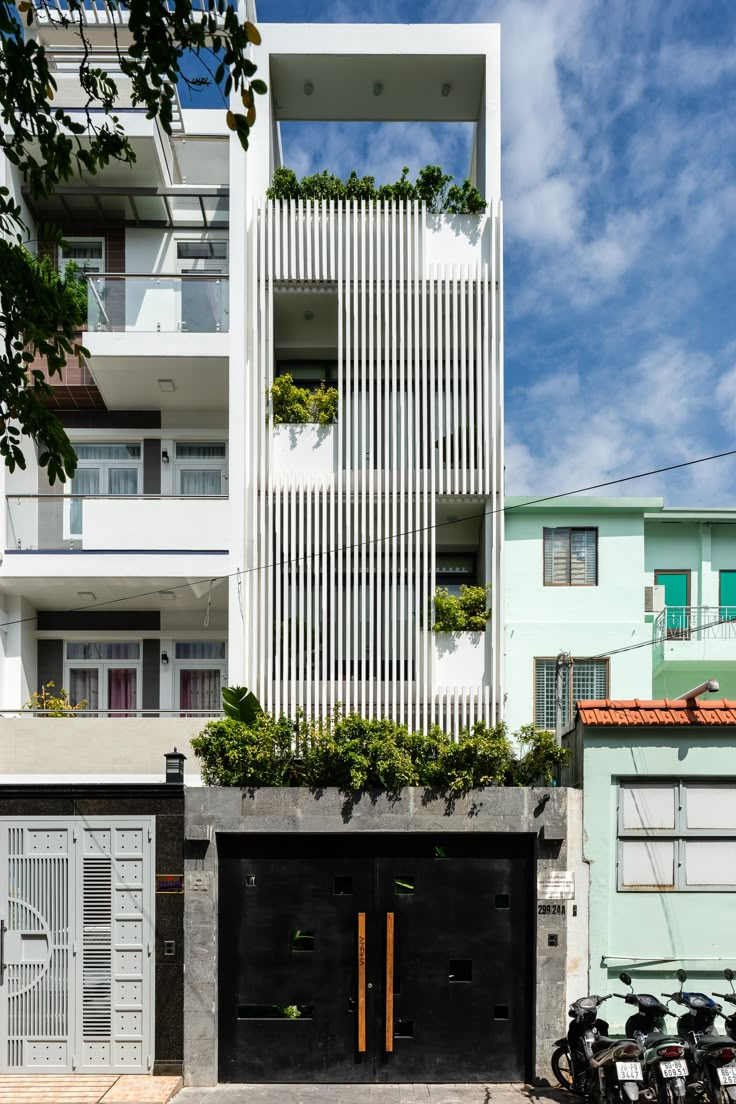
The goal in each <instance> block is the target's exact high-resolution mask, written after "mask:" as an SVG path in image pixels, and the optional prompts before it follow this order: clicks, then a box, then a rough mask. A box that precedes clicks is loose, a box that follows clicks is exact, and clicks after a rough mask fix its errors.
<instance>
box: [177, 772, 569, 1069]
mask: <svg viewBox="0 0 736 1104" xmlns="http://www.w3.org/2000/svg"><path fill="white" fill-rule="evenodd" d="M185 813H186V831H185V835H186V841H185V874H186V882H185V885H186V891H185V920H184V925H185V932H184V938H185V945H184V960H185V984H184V1078H185V1084H187V1085H214V1084H216V1083H217V1037H218V1030H217V904H218V903H217V892H218V887H217V833H218V832H228V833H239V832H242V833H246V832H258V833H277V832H278V833H296V832H340V833H351V832H429V833H435V834H437V833H452V832H501V833H503V832H521V833H534V835H536V836H537V841H538V842H537V874H538V876H541V875H543V874H544V873H545V872H547V871H553V870H568V869H572V868H574V866H575V864H576V862H577V859H578V856H575V855H568V845H567V839H568V800H567V790H565V789H521V788H520V789H502V788H490V789H485V790H475V791H473V792H472V793H471V794H469V795H468V796H466V797H463V798H459V799H458V800H457V801H455V802H454V804H453V805H452V806H450V805H448V804H447V803H446V802H445V801H444V800H443V799H436V800H429V801H428V800H427V799H426V794H425V791H424V790H420V789H405V790H403V791H402V792H401V794H400V795H399V796H394V797H390V796H388V795H386V794H379V795H376V794H372V795H369V794H366V795H363V796H361V797H360V798H358V799H357V800H353V799H346V797H345V795H343V794H340V793H339V792H338V791H337V790H333V789H328V790H324V791H323V792H322V793H321V795H320V796H317V795H316V794H314V793H311V792H310V791H309V790H306V789H297V788H294V789H277V788H274V789H252V790H247V789H246V790H241V789H236V788H232V789H226V788H220V787H211V788H202V789H190V788H187V790H186V800H185ZM578 836H579V833H578ZM565 904H566V905H567V909H566V913H567V915H566V916H560V915H540V916H535V918H534V919H535V920H536V922H537V923H536V1015H535V1023H536V1036H535V1045H534V1054H535V1058H534V1075H535V1077H547V1076H549V1057H550V1054H551V1052H552V1049H553V1044H554V1040H555V1039H557V1038H559V1037H560V1036H561V1035H562V1034H564V1031H565V1025H566V1010H567V1005H566V977H567V925H568V923H570V922H573V923H574V921H571V913H572V907H571V903H570V902H565ZM579 907H580V908H582V906H581V905H579ZM535 912H536V907H535ZM550 936H553V937H554V936H556V937H557V945H556V946H550V943H549V937H550Z"/></svg>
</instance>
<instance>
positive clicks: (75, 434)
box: [0, 24, 503, 731]
mask: <svg viewBox="0 0 736 1104" xmlns="http://www.w3.org/2000/svg"><path fill="white" fill-rule="evenodd" d="M261 32H262V35H263V41H264V45H263V47H261V48H259V49H258V51H257V61H258V65H259V73H260V74H262V75H263V76H264V77H265V78H266V80H267V83H268V86H269V92H268V94H267V95H266V96H264V97H259V99H258V110H259V116H258V122H257V125H256V127H255V128H254V130H253V134H252V138H251V144H250V149H249V150H248V152H247V153H245V152H244V151H243V150H242V149H241V147H240V145H239V143H238V141H237V139H236V138H235V137H234V136H233V135H231V133H230V132H229V131H228V130H227V129H226V127H225V124H224V117H223V115H222V113H221V112H219V111H211V112H210V111H186V110H185V111H181V112H180V114H179V116H178V118H177V120H176V125H175V131H174V134H173V135H172V136H170V137H168V136H166V135H164V134H163V133H162V132H161V130H160V128H159V127H158V125H157V124H156V123H155V122H150V121H147V120H145V119H144V118H143V117H142V115H141V114H139V113H134V112H130V111H126V110H125V109H124V110H123V112H122V116H123V121H124V123H125V125H126V128H127V129H128V132H129V134H130V135H131V137H132V141H133V144H134V147H135V150H136V154H137V162H136V165H135V166H134V168H133V169H132V170H131V169H130V168H128V167H127V166H125V167H123V166H117V165H112V166H109V167H107V168H106V169H104V170H102V172H101V173H100V174H98V176H97V177H95V178H94V180H91V181H88V182H86V183H85V184H81V183H79V182H76V183H73V184H70V186H69V188H70V191H69V193H68V195H65V201H66V203H67V211H68V210H74V211H75V213H76V212H78V215H77V214H75V219H74V220H73V221H70V218H69V215H68V214H65V212H64V211H63V210H61V208H59V209H56V208H54V207H53V202H54V201H51V202H50V204H46V205H45V204H44V203H41V204H38V203H36V204H34V203H33V202H32V201H30V202H29V207H28V211H29V214H28V220H29V234H30V236H31V237H33V228H34V225H35V220H38V221H39V222H40V221H42V220H44V219H54V218H55V219H57V220H60V221H61V223H62V225H63V230H64V233H65V236H66V237H67V240H68V241H69V242H70V245H71V246H72V247H73V248H76V249H77V250H79V251H80V252H79V253H77V254H74V253H72V254H71V255H72V258H73V257H74V256H75V255H77V256H80V257H84V256H85V255H89V254H85V249H92V251H93V252H94V251H96V253H97V259H96V261H95V272H94V275H93V276H91V277H90V280H89V284H90V297H89V318H88V328H87V332H86V333H85V335H84V338H83V340H84V343H85V345H86V346H87V347H88V349H89V352H90V355H89V359H88V363H87V365H86V367H85V368H84V369H83V370H81V378H78V376H79V371H78V372H77V375H74V373H72V372H71V371H70V370H68V374H67V379H66V380H65V387H64V390H63V392H59V394H60V399H59V402H60V404H61V405H62V406H63V405H64V403H67V404H68V405H67V407H66V408H65V410H64V417H65V420H66V422H67V425H68V427H69V430H68V431H69V434H70V437H71V439H72V440H73V442H74V444H75V446H78V451H79V455H80V457H82V456H83V455H84V459H80V469H79V472H80V473H81V474H78V476H77V479H76V482H75V484H74V485H73V486H71V487H70V486H68V485H67V486H66V487H61V488H60V487H59V486H58V485H57V486H56V487H53V488H52V487H49V485H48V483H47V481H46V479H45V473H44V471H43V470H42V469H40V468H39V467H38V465H37V463H36V462H35V457H34V456H33V450H32V449H28V450H27V451H28V453H29V465H28V469H27V471H26V472H16V473H14V474H13V475H10V474H8V473H7V471H6V470H5V469H3V470H2V480H3V483H4V494H5V496H6V509H5V510H4V511H3V517H2V522H1V523H0V529H1V530H2V534H3V538H4V539H3V541H2V544H3V549H4V555H3V559H2V566H1V568H0V602H1V603H2V605H3V608H4V613H5V617H4V620H5V621H6V622H7V624H6V625H5V627H4V628H3V630H2V632H0V646H1V647H2V650H3V656H2V661H1V662H0V709H2V710H4V711H6V712H10V711H17V710H18V709H20V707H21V706H22V705H23V703H24V702H26V701H27V699H28V698H29V696H30V694H31V693H32V691H33V690H35V689H36V688H37V687H38V686H39V684H40V683H41V682H43V681H45V679H47V678H48V676H49V672H52V673H54V679H53V681H54V682H55V683H56V685H57V687H58V685H59V683H60V682H64V681H65V680H68V679H70V678H72V679H73V678H77V679H78V680H79V679H82V681H81V682H80V683H79V685H82V683H83V681H84V679H83V678H82V676H81V675H80V674H79V669H78V668H76V667H75V666H74V664H75V662H77V661H76V660H75V659H74V656H75V655H76V654H77V652H78V651H79V646H81V645H88V646H89V648H90V649H91V650H92V652H93V653H94V652H95V651H96V652H97V653H99V655H100V656H102V657H103V658H101V659H100V660H99V671H98V675H97V676H95V677H96V678H97V679H98V681H99V695H100V696H99V698H98V699H95V701H96V708H97V710H98V711H99V712H105V710H110V709H112V706H111V702H112V701H113V700H120V691H119V688H118V690H115V687H114V683H115V680H116V679H117V678H118V677H119V676H118V675H117V674H113V675H110V671H109V668H110V667H111V665H112V666H113V667H114V664H115V662H116V660H115V659H114V658H113V659H110V658H109V655H110V654H112V653H111V652H110V646H113V645H114V646H115V647H117V646H120V648H123V649H125V648H127V651H128V659H127V660H126V661H125V662H124V663H123V666H126V664H127V670H128V675H127V676H126V679H127V683H126V685H127V690H126V693H127V697H125V696H123V698H124V708H123V709H122V710H119V712H124V713H126V714H129V713H136V712H137V713H140V712H141V711H142V710H153V709H154V708H158V710H159V711H161V712H165V711H166V710H170V711H172V712H178V711H182V712H183V711H184V709H185V704H184V691H183V689H182V688H183V686H184V683H183V682H178V681H177V680H178V678H179V675H180V671H179V668H180V667H181V666H182V664H183V663H185V659H184V658H181V659H178V658H177V656H178V653H179V651H181V652H182V653H186V651H187V649H189V651H190V653H192V654H193V653H194V652H196V651H197V649H199V650H200V651H201V650H202V649H203V648H205V646H207V647H209V648H210V652H211V664H210V666H211V669H212V672H216V671H219V672H220V674H221V679H222V681H228V682H230V683H231V684H246V685H248V686H249V687H251V688H252V689H253V690H254V691H255V693H256V694H257V696H258V697H259V699H260V700H261V702H262V704H263V705H264V707H265V708H268V709H272V710H274V711H275V712H277V713H278V712H281V711H285V712H288V713H292V714H293V713H294V712H295V711H296V710H299V709H302V710H305V711H306V712H308V713H312V714H324V713H325V712H327V711H329V710H334V709H336V708H337V707H338V705H339V706H341V707H342V708H343V709H345V710H357V711H360V712H362V713H364V714H366V715H371V716H383V715H385V716H391V717H395V718H396V719H399V720H404V721H406V722H407V723H410V724H412V725H417V726H426V725H428V724H430V723H434V722H438V723H441V724H443V725H445V726H447V727H448V728H450V729H452V730H454V731H457V730H458V729H459V727H460V726H461V725H463V724H467V723H471V722H472V721H473V720H475V719H479V718H483V719H485V720H487V721H489V722H491V721H494V720H495V719H496V718H497V717H498V716H499V715H500V708H501V701H502V680H503V648H502V632H501V626H502V622H503V610H502V596H503V585H502V579H501V563H502V550H503V524H502V517H503V514H502V506H503V499H502V481H503V432H502V427H503V386H502V379H503V340H502V331H503V308H502V305H503V273H502V245H503V243H502V206H501V197H500V91H499V89H500V74H499V59H500V51H499V28H498V27H497V26H490V25H489V26H485V25H476V24H474V25H472V26H462V25H455V26H447V27H436V26H434V27H431V26H400V25H394V24H392V25H391V26H390V27H381V26H369V25H361V27H360V28H354V27H350V26H341V25H330V26H318V25H314V24H306V25H294V24H290V25H270V26H266V25H262V26H261ZM56 33H57V32H52V31H51V30H50V29H49V28H43V27H42V28H41V31H40V34H41V36H42V37H44V36H46V39H47V40H48V42H49V43H50V44H51V45H52V47H53V46H54V45H55V41H54V39H55V34H56ZM97 34H98V36H99V37H100V39H101V40H102V38H104V32H103V30H102V29H101V28H98V30H97ZM377 80H380V82H381V86H382V94H381V95H380V96H376V95H375V94H374V91H373V88H374V85H375V82H376V81H377ZM307 82H309V83H311V85H312V89H313V91H312V94H310V95H307V94H306V93H305V91H304V87H305V84H306V83H307ZM75 97H76V98H75ZM57 101H58V102H59V103H61V104H62V105H69V106H70V107H72V108H74V107H75V106H77V104H78V89H77V88H76V86H75V84H74V80H73V78H72V77H70V76H69V75H61V76H60V78H59V93H58V94H57ZM282 119H283V120H286V119H292V120H297V119H305V120H306V119H312V120H315V121H320V120H327V119H337V120H339V119H354V120H361V119H363V120H366V121H369V120H376V121H391V120H410V119H414V120H418V121H428V122H432V121H437V122H450V121H456V122H471V123H473V124H474V139H473V152H472V158H471V166H470V174H471V176H472V178H473V180H474V182H475V183H476V184H477V186H478V187H479V189H480V190H481V193H482V194H483V195H484V198H485V199H486V200H487V203H488V206H487V209H486V211H485V213H484V214H482V215H477V216H437V215H433V214H431V213H428V212H427V211H426V210H425V209H423V208H422V207H421V206H420V205H409V206H405V205H395V204H388V205H384V204H379V205H376V206H375V207H373V206H370V207H366V206H364V205H359V204H356V205H352V204H348V205H345V206H340V207H338V206H336V205H334V204H311V203H310V204H284V205H283V206H282V205H281V204H275V203H272V202H269V201H267V199H266V189H267V187H268V185H269V183H270V180H271V176H272V173H273V170H274V169H275V168H276V167H277V166H278V165H279V164H280V162H281V156H282V155H281V142H280V135H279V124H280V121H281V120H282ZM326 167H328V168H329V167H330V166H326ZM3 173H4V174H5V176H6V177H7V178H8V179H9V180H10V182H11V185H13V186H14V189H15V191H16V194H18V195H19V196H20V198H23V193H22V187H21V185H20V182H19V181H17V180H15V179H14V178H13V177H12V174H11V173H10V171H9V167H8V166H4V167H3ZM68 196H71V197H73V198H71V199H69V198H68ZM297 362H298V363H299V364H301V366H302V368H304V365H306V366H307V367H308V366H309V365H310V364H314V365H320V366H322V365H327V366H328V368H329V369H330V370H332V371H333V374H334V381H331V382H334V385H335V386H336V387H337V390H338V396H339V399H338V415H337V419H336V422H335V424H334V425H331V426H325V427H320V426H313V425H300V426H288V425H278V426H276V425H274V423H273V419H272V417H271V412H270V403H269V400H268V395H267V392H268V389H269V387H270V386H271V384H272V383H273V380H274V378H275V376H276V375H277V374H278V373H279V372H282V371H287V370H289V367H290V365H293V364H295V363H297ZM315 370H321V369H315ZM80 450H84V452H82V451H80ZM198 450H199V451H198ZM453 556H454V557H457V556H462V557H464V562H466V563H471V564H472V565H473V566H472V570H471V575H472V578H469V579H468V581H471V582H476V583H478V584H490V585H491V588H492V591H491V593H492V606H493V616H492V619H491V621H490V623H489V627H488V629H487V630H486V632H484V633H479V634H469V633H467V634H457V636H458V639H457V640H452V639H450V640H444V641H443V640H442V639H441V634H435V633H433V631H432V596H433V593H434V588H435V584H436V581H437V578H438V575H440V574H441V571H442V565H443V563H444V562H445V561H446V560H447V559H448V558H452V557H453ZM90 596H91V597H90ZM69 611H74V613H73V615H70V614H69ZM126 614H128V615H129V616H128V617H127V618H126V616H125V615H126ZM37 615H40V616H37ZM220 646H222V648H223V653H222V656H220V655H217V656H216V655H215V652H216V650H217V648H218V647H220ZM136 647H137V648H138V650H137V652H136ZM70 649H71V650H70ZM75 649H76V651H75ZM205 651H206V648H205ZM121 654H122V653H121ZM105 657H108V658H105ZM130 657H133V658H130ZM79 662H81V661H79ZM84 662H89V663H92V662H93V661H92V660H87V659H85V661H84ZM197 662H200V666H202V664H205V659H201V661H200V660H197ZM190 667H191V669H192V670H194V671H196V664H195V663H194V661H192V662H191V664H190ZM75 672H76V674H75ZM131 672H132V673H131ZM86 677H87V676H84V678H86ZM213 677H214V676H213ZM192 678H194V676H192ZM105 680H108V686H107V690H106V691H103V688H102V683H103V681H105ZM195 681H196V679H195ZM201 681H202V679H201V678H200V682H201ZM85 685H86V683H85ZM95 685H97V684H95ZM213 685H214V683H211V684H210V685H209V690H208V693H209V694H210V697H209V698H208V699H207V702H208V704H207V706H206V709H205V710H202V711H200V712H206V711H207V710H209V711H210V712H211V711H212V710H213V708H214V697H213V692H212V686H213ZM95 692H97V691H95ZM202 692H203V691H202ZM218 700H219V699H218ZM190 704H191V703H190ZM191 708H192V709H193V710H194V706H191ZM195 712H196V711H195ZM126 723H127V722H126Z"/></svg>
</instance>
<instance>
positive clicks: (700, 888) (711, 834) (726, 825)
mask: <svg viewBox="0 0 736 1104" xmlns="http://www.w3.org/2000/svg"><path fill="white" fill-rule="evenodd" d="M601 705H602V706H603V708H600V706H601ZM617 707H618V708H617ZM624 707H626V708H624ZM566 740H567V742H568V743H569V745H570V746H571V747H572V749H573V764H572V768H571V777H570V779H569V780H570V782H571V783H572V784H573V785H578V786H581V787H582V791H583V862H584V864H585V865H586V866H587V870H588V902H589V907H588V919H589V936H588V938H589V982H588V984H589V991H591V992H597V993H607V992H610V993H614V992H621V989H622V986H621V984H620V983H619V981H618V975H619V973H620V972H621V971H622V970H626V971H627V972H628V973H630V974H631V976H632V978H633V979H634V987H635V988H638V989H639V990H643V991H646V992H652V993H655V994H660V993H661V992H672V991H673V990H675V989H676V988H678V984H677V982H676V981H675V979H674V974H675V971H676V970H677V969H678V968H680V967H682V968H684V969H685V970H687V972H688V977H689V987H690V988H692V989H702V990H704V991H705V992H709V993H710V992H712V991H713V990H716V991H721V992H722V991H724V988H725V989H727V988H728V986H727V984H726V983H725V982H724V979H723V968H724V967H725V966H731V967H732V968H734V969H736V934H735V932H734V916H735V915H736V702H728V701H715V700H711V701H708V702H705V701H698V702H697V703H695V704H694V705H693V704H692V703H690V702H685V701H683V702H676V703H671V704H670V705H669V708H667V709H663V708H662V703H661V702H656V701H655V702H633V701H631V702H621V703H615V702H614V703H608V706H607V707H606V703H592V702H587V703H586V702H582V703H580V706H579V710H578V715H577V719H576V724H575V727H574V729H573V730H572V731H571V732H569V733H568V734H567V736H566ZM578 995H579V994H578ZM629 1011H630V1009H629V1008H628V1007H627V1006H626V1005H624V1003H623V1001H616V1000H612V1001H611V1002H610V1003H609V1004H608V1005H606V1019H608V1020H609V1021H610V1023H611V1027H612V1029H613V1030H623V1025H624V1022H625V1019H626V1017H627V1015H628V1013H629ZM673 1023H674V1021H673Z"/></svg>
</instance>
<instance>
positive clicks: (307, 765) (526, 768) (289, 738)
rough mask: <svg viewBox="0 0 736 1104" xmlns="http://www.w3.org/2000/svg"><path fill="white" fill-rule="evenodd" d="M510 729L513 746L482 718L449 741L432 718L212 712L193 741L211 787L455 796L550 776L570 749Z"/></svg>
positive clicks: (543, 781) (546, 736) (530, 730)
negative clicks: (425, 726) (410, 720)
mask: <svg viewBox="0 0 736 1104" xmlns="http://www.w3.org/2000/svg"><path fill="white" fill-rule="evenodd" d="M515 735H516V745H514V744H512V742H511V740H510V739H509V737H508V734H507V731H506V727H505V725H503V724H499V725H496V726H495V727H493V728H491V727H489V726H487V725H485V724H484V723H483V722H480V721H479V722H477V723H476V724H475V725H473V727H472V728H471V729H470V730H469V731H465V732H463V733H462V734H461V736H460V739H459V740H457V741H455V740H453V739H452V738H451V737H450V736H448V735H447V733H445V732H442V731H441V730H440V729H439V728H436V727H435V728H432V729H430V731H429V732H427V733H424V732H411V731H409V729H408V728H407V727H406V726H405V725H400V724H397V723H396V722H394V721H390V720H366V719H365V718H363V717H360V716H358V715H356V714H350V715H348V716H345V717H343V716H341V715H339V714H338V715H336V716H334V717H330V718H328V719H327V720H326V721H322V722H317V721H307V720H306V719H305V718H304V717H301V716H300V717H298V718H297V720H296V721H291V720H290V719H289V718H287V717H280V718H279V719H278V720H276V719H274V718H273V717H271V716H270V715H269V714H267V713H261V714H259V715H258V716H257V717H256V719H255V720H254V721H253V723H251V724H245V723H243V722H242V721H236V720H232V719H226V720H220V721H210V722H209V723H208V724H207V725H206V726H205V728H204V730H203V731H202V733H201V734H200V735H199V736H197V737H195V738H194V739H193V740H192V747H193V748H194V752H195V754H196V756H197V758H198V759H200V760H201V771H202V780H203V781H204V783H205V785H208V786H307V787H309V788H310V789H312V790H319V789H323V788H325V787H326V786H336V787H337V788H338V789H339V790H342V791H343V792H348V793H357V792H362V791H365V790H380V789H383V790H388V791H390V792H396V791H397V790H399V789H401V788H402V787H403V786H423V787H426V788H428V789H431V790H434V791H436V792H438V793H444V794H450V795H457V794H463V793H467V792H468V791H469V790H472V789H476V788H478V787H481V786H529V785H550V784H551V783H552V780H553V778H554V775H555V772H556V769H557V768H558V766H560V765H561V764H562V763H564V762H565V761H566V759H567V754H568V753H567V752H566V751H564V750H562V749H560V748H558V747H557V745H556V743H555V738H554V736H553V735H552V733H550V732H538V731H537V730H536V729H535V728H534V727H533V726H532V725H527V726H525V727H524V728H522V729H521V730H520V731H519V732H517V733H516V734H515ZM514 746H516V747H518V749H519V754H518V755H517V754H516V753H515V751H514Z"/></svg>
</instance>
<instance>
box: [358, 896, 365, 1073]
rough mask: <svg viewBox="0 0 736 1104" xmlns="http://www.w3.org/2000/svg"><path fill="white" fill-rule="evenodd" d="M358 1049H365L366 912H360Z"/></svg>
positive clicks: (361, 1050)
mask: <svg viewBox="0 0 736 1104" xmlns="http://www.w3.org/2000/svg"><path fill="white" fill-rule="evenodd" d="M358 1050H359V1051H360V1052H361V1053H362V1052H364V1051H365V913H364V912H359V913H358Z"/></svg>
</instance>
